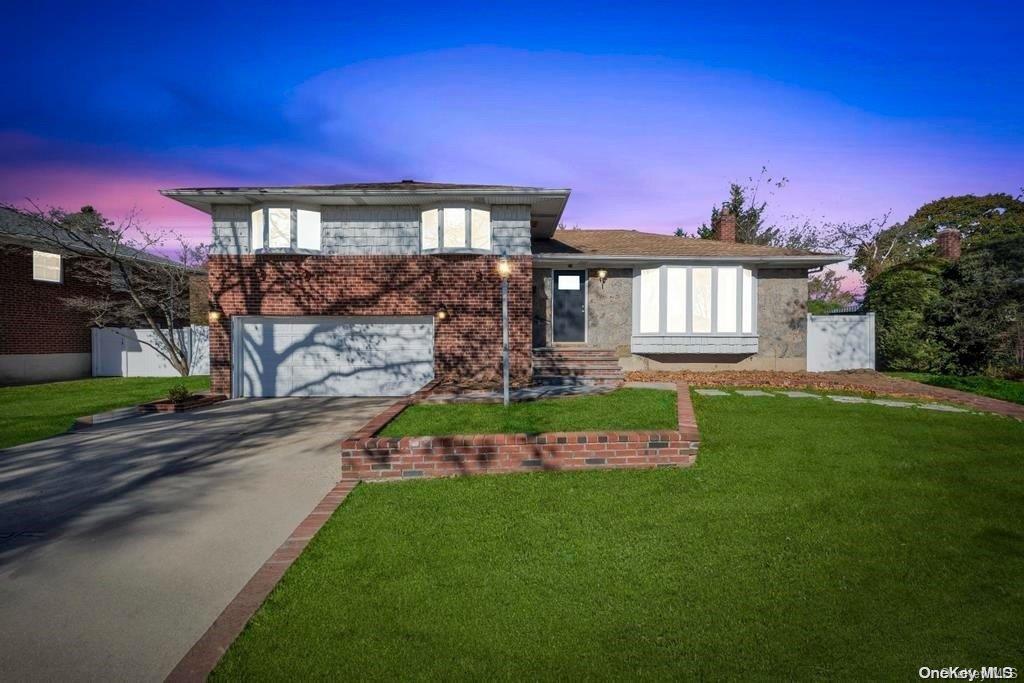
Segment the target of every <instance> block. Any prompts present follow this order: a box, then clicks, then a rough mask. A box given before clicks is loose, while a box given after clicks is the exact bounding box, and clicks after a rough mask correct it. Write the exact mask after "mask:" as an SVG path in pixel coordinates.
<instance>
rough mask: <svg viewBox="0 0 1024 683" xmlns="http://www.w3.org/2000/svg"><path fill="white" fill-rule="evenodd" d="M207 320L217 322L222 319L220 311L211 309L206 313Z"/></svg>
mask: <svg viewBox="0 0 1024 683" xmlns="http://www.w3.org/2000/svg"><path fill="white" fill-rule="evenodd" d="M206 319H207V321H209V322H211V323H215V322H217V321H218V320H220V311H210V312H209V313H207V314H206Z"/></svg>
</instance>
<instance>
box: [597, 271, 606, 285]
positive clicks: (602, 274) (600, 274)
mask: <svg viewBox="0 0 1024 683" xmlns="http://www.w3.org/2000/svg"><path fill="white" fill-rule="evenodd" d="M597 279H598V280H600V281H601V284H602V285H603V284H604V281H605V280H607V279H608V271H607V270H605V269H604V268H601V269H600V270H598V271H597Z"/></svg>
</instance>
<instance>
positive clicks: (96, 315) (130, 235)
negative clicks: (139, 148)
mask: <svg viewBox="0 0 1024 683" xmlns="http://www.w3.org/2000/svg"><path fill="white" fill-rule="evenodd" d="M0 208H3V209H6V210H7V211H8V212H11V213H10V214H8V216H7V217H6V220H0V236H7V237H9V238H13V239H14V240H15V241H19V240H20V241H25V242H28V243H32V244H38V245H41V246H44V247H45V248H48V249H51V250H53V251H55V252H57V253H60V254H61V255H62V256H64V257H65V258H70V259H72V260H74V262H75V264H76V274H77V276H78V277H79V278H80V279H81V280H83V281H84V282H85V283H87V284H89V285H92V289H93V290H94V291H95V292H96V294H95V295H81V294H79V295H77V296H71V297H67V298H65V299H64V301H65V303H67V304H68V305H69V306H71V307H73V308H75V309H77V310H81V311H83V312H85V313H86V314H87V315H88V316H89V319H90V322H91V323H92V324H93V325H96V326H97V327H107V326H110V325H117V326H122V325H129V326H133V327H134V326H139V327H145V328H148V329H150V330H152V331H153V333H154V336H155V337H156V342H155V343H152V342H149V341H146V340H143V339H138V340H136V341H138V342H139V343H140V344H144V345H146V346H148V347H150V348H152V349H153V350H154V351H156V352H157V353H158V354H160V355H161V356H162V357H163V358H165V359H166V360H167V362H168V363H170V364H171V366H172V367H173V368H174V369H175V370H177V371H178V372H179V373H180V374H181V375H182V376H186V375H188V374H189V371H190V367H189V363H190V360H189V359H190V358H191V355H192V354H191V353H190V351H191V350H190V349H188V348H187V341H186V337H187V336H188V335H183V334H181V329H182V328H184V327H187V326H188V325H189V287H190V280H191V278H192V277H193V276H194V275H195V274H196V273H197V272H198V271H200V270H201V269H202V267H203V265H204V264H205V262H206V255H207V249H206V247H205V246H196V245H191V244H189V243H188V242H186V241H185V240H184V239H182V238H181V237H180V236H178V235H176V234H174V233H172V232H167V231H164V232H151V231H148V230H146V229H145V228H144V227H143V226H142V225H141V224H140V223H139V221H138V217H137V215H136V214H135V213H134V212H133V213H131V214H129V216H128V217H127V218H125V219H124V220H123V221H122V222H120V223H115V222H113V221H110V220H108V219H106V218H104V217H103V216H102V215H101V214H100V213H98V212H97V211H95V210H93V209H92V208H91V207H84V208H83V209H82V211H79V212H77V213H68V212H66V211H64V210H62V209H47V210H43V209H40V208H39V207H37V206H34V205H33V206H32V207H31V209H28V210H24V209H18V208H15V207H13V206H10V205H0ZM172 243H176V245H177V260H176V261H175V260H171V259H166V258H162V257H160V256H156V255H154V254H153V253H151V250H154V249H159V248H167V247H168V246H169V245H170V244H172Z"/></svg>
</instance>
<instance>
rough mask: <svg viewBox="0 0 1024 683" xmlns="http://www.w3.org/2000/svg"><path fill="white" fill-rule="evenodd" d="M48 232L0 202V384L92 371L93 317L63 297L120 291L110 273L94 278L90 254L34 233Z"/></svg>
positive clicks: (141, 255)
mask: <svg viewBox="0 0 1024 683" xmlns="http://www.w3.org/2000/svg"><path fill="white" fill-rule="evenodd" d="M49 232H52V231H50V229H49V228H48V227H47V226H46V225H45V224H43V223H41V222H40V221H39V220H37V219H35V218H33V217H32V216H31V215H29V214H25V213H22V212H20V211H15V210H12V209H7V208H0V258H2V263H3V267H2V268H0V287H2V289H3V298H2V302H3V305H2V306H0V385H9V384H31V383H34V382H52V381H59V380H68V379H79V378H83V377H90V376H92V369H93V363H92V332H91V326H92V325H93V319H92V317H91V316H90V315H89V313H88V312H86V311H84V310H82V309H80V308H76V307H74V306H72V305H70V304H69V303H68V300H69V299H75V298H87V299H92V300H102V299H116V298H117V297H119V296H123V292H122V291H120V290H119V288H118V287H117V286H116V284H115V282H114V278H113V277H112V278H111V281H110V283H109V284H105V283H101V282H99V281H98V280H97V276H96V272H97V268H96V263H97V259H90V258H88V257H85V256H81V255H79V254H75V253H73V252H72V251H69V250H66V249H60V248H57V247H55V246H54V243H53V240H47V239H45V238H43V237H41V235H46V234H47V233H49ZM136 254H137V259H138V260H141V261H154V262H160V263H165V264H166V263H171V262H170V261H168V260H167V259H163V258H161V257H159V256H155V255H153V254H149V253H146V252H136ZM197 275H198V274H197ZM200 278H201V279H205V278H202V277H201V276H200ZM123 322H125V323H126V324H127V323H128V322H131V321H123Z"/></svg>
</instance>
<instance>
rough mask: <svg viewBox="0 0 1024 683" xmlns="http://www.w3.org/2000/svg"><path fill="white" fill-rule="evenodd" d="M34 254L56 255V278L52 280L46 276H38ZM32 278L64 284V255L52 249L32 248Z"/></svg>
mask: <svg viewBox="0 0 1024 683" xmlns="http://www.w3.org/2000/svg"><path fill="white" fill-rule="evenodd" d="M36 254H39V255H40V256H56V257H57V279H56V280H53V279H50V278H48V277H40V276H39V275H38V274H37V273H36ZM32 280H33V281H34V282H47V283H49V284H51V285H62V284H64V257H63V256H61V255H60V254H57V253H54V252H52V251H41V250H39V249H33V250H32Z"/></svg>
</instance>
